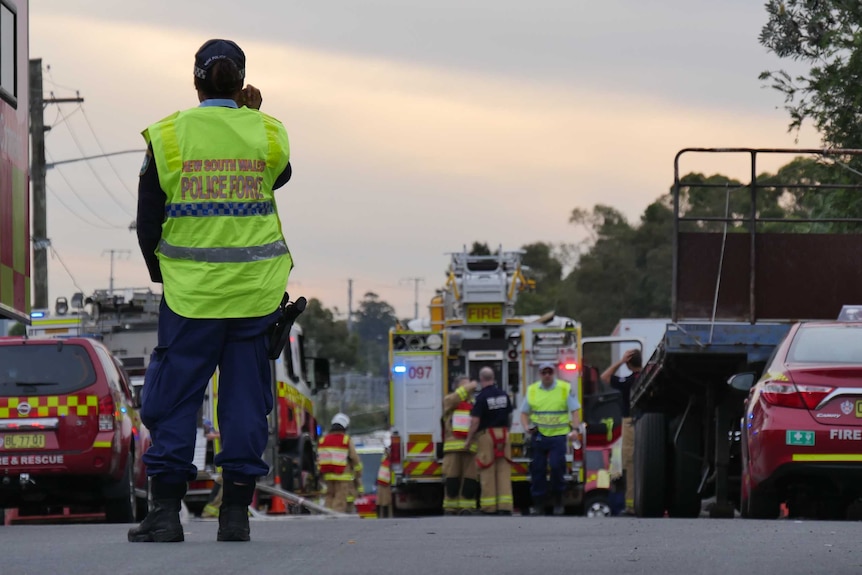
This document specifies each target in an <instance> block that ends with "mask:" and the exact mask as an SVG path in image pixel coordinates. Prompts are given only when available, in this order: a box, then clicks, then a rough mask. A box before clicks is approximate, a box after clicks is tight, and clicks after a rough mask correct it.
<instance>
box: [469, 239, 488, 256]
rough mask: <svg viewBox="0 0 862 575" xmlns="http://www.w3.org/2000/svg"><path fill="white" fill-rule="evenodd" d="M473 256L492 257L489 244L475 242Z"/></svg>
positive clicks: (471, 250) (472, 250) (472, 249)
mask: <svg viewBox="0 0 862 575" xmlns="http://www.w3.org/2000/svg"><path fill="white" fill-rule="evenodd" d="M470 255H471V256H490V255H491V248H489V247H488V244H487V242H473V247H472V248H470Z"/></svg>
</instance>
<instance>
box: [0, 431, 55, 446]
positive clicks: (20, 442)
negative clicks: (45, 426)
mask: <svg viewBox="0 0 862 575" xmlns="http://www.w3.org/2000/svg"><path fill="white" fill-rule="evenodd" d="M0 449H45V434H44V433H16V434H14V435H11V434H10V435H0Z"/></svg>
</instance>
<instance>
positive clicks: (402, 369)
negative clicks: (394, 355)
mask: <svg viewBox="0 0 862 575" xmlns="http://www.w3.org/2000/svg"><path fill="white" fill-rule="evenodd" d="M392 371H394V372H395V373H407V366H404V365H396V366H395V367H393V368H392Z"/></svg>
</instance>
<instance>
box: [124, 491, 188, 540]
mask: <svg viewBox="0 0 862 575" xmlns="http://www.w3.org/2000/svg"><path fill="white" fill-rule="evenodd" d="M152 488H153V508H152V509H151V510H150V512H149V513H148V514H147V516H146V517H145V518H144V520H143V521H142V522H141V524H140V525H138V526H137V527H132V528H131V529H129V535H128V537H129V542H130V543H178V542H180V541H183V540H184V537H183V526H182V524H181V523H180V507H181V506H182V500H183V496H184V495H185V494H186V484H185V483H161V482H160V481H158V480H157V479H156V478H153V479H152Z"/></svg>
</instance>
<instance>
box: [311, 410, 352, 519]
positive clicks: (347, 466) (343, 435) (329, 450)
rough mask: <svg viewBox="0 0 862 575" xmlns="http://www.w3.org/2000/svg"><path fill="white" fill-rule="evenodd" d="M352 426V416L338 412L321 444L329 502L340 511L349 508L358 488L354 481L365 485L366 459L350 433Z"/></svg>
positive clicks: (320, 450) (322, 464) (344, 511)
mask: <svg viewBox="0 0 862 575" xmlns="http://www.w3.org/2000/svg"><path fill="white" fill-rule="evenodd" d="M348 426H350V418H349V417H347V415H345V414H343V413H336V414H335V415H334V416H333V417H332V427H331V428H330V430H329V433H327V434H326V436H325V437H324V438H323V439H322V440H321V441H320V443H319V444H318V446H317V457H318V461H319V462H320V472H321V473H322V474H323V480H324V481H325V482H326V502H325V505H326V507H328V508H330V509H332V510H333V511H338V512H340V513H346V512H347V510H348V497H349V496H350V495H351V492H352V490H353V489H354V482H358V483H359V484H360V485H361V481H362V462H361V460H360V459H359V455H358V454H357V453H356V447H355V446H354V445H353V440H352V439H351V438H350V436H349V435H347V428H348Z"/></svg>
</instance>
